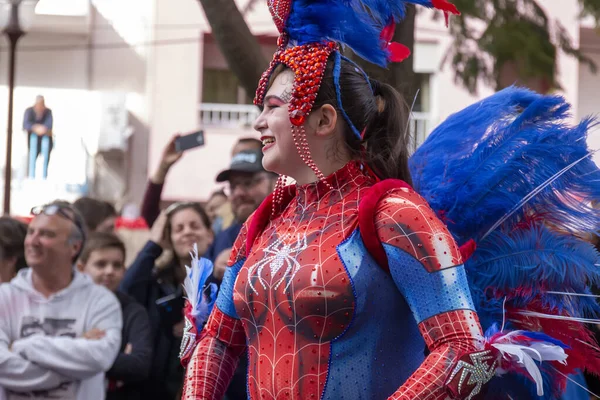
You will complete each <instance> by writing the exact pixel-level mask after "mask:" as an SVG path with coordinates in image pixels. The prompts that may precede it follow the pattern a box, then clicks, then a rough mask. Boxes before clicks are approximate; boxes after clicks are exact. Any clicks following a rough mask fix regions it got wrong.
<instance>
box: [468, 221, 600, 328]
mask: <svg viewBox="0 0 600 400" xmlns="http://www.w3.org/2000/svg"><path fill="white" fill-rule="evenodd" d="M599 262H600V254H599V253H598V252H597V251H596V249H595V248H594V246H592V245H591V244H590V243H588V242H585V241H582V240H581V239H578V238H577V237H575V236H572V235H563V234H559V233H557V232H555V231H552V230H550V229H549V228H548V227H546V226H544V225H543V224H536V225H533V226H530V227H527V228H525V229H519V230H514V231H513V232H510V233H508V234H506V233H503V232H499V231H496V232H494V233H492V234H491V235H490V236H489V237H487V238H486V239H485V240H484V241H482V242H481V243H480V244H479V246H478V248H477V251H476V252H475V253H474V254H473V257H471V258H470V259H469V260H468V261H467V262H466V264H465V268H466V269H467V275H468V276H469V284H470V288H471V291H472V293H473V295H474V296H476V297H477V298H476V299H474V300H475V304H477V305H478V307H479V309H478V311H480V310H481V314H482V315H483V316H484V317H487V318H490V317H491V318H490V321H489V322H488V323H490V322H496V321H498V320H501V319H502V311H503V310H502V307H501V306H500V305H499V304H496V302H491V301H490V300H491V299H490V292H489V290H490V289H492V288H493V290H494V291H496V295H497V296H509V297H510V299H511V300H510V305H511V307H513V308H515V307H516V308H520V307H524V306H526V305H527V304H528V303H529V302H530V301H532V300H533V299H539V300H540V301H541V302H542V305H544V306H546V307H548V308H550V309H553V310H558V311H563V310H566V311H567V312H569V315H572V316H577V317H581V316H583V315H588V316H597V315H600V307H599V306H598V304H597V302H596V301H595V299H594V298H593V297H587V296H571V295H558V294H548V293H547V292H562V293H577V294H589V293H590V292H589V285H590V284H598V283H600V268H598V267H597V264H598V263H599ZM499 300H501V299H499ZM485 328H487V326H484V329H485Z"/></svg>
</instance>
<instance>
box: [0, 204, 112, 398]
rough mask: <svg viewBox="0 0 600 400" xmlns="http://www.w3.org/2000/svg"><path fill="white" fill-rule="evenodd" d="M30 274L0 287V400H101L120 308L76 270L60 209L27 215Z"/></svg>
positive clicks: (80, 240) (68, 215)
mask: <svg viewBox="0 0 600 400" xmlns="http://www.w3.org/2000/svg"><path fill="white" fill-rule="evenodd" d="M32 212H33V213H34V215H35V217H34V218H33V220H32V221H31V223H30V225H29V228H28V231H27V236H26V238H25V259H26V261H27V265H28V266H29V268H26V269H23V270H21V271H20V272H19V274H18V275H17V277H15V278H14V279H13V280H12V281H11V282H10V283H6V284H2V285H0V399H3V398H4V399H7V400H17V399H25V398H27V399H31V398H33V399H59V400H103V399H104V397H105V387H104V372H105V371H107V370H108V369H109V368H110V367H111V365H112V364H113V362H114V360H115V358H116V356H117V354H118V352H119V348H120V344H121V327H122V317H121V307H120V305H119V302H118V300H117V298H116V297H115V295H114V294H113V293H111V292H110V291H109V290H108V289H106V288H104V287H102V286H98V285H95V284H94V283H93V282H92V280H91V279H90V278H89V277H87V276H86V275H84V274H82V273H80V272H78V271H77V270H76V268H74V261H75V260H76V259H77V257H78V256H79V253H80V252H81V249H82V247H83V244H84V242H85V227H84V224H83V219H82V218H81V216H80V215H79V214H78V213H77V212H76V211H75V210H74V209H73V208H72V207H71V205H70V204H69V203H66V202H54V203H51V204H48V205H46V206H44V207H39V208H37V209H34V210H32Z"/></svg>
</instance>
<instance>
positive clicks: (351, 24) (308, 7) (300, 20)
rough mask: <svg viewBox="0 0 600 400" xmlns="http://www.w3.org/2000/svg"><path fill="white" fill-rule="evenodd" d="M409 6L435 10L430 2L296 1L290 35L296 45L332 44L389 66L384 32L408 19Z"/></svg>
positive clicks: (378, 63)
mask: <svg viewBox="0 0 600 400" xmlns="http://www.w3.org/2000/svg"><path fill="white" fill-rule="evenodd" d="M408 3H412V4H418V5H421V6H425V7H429V8H432V7H433V4H432V3H431V1H429V0H410V1H404V0H393V1H390V0H316V1H315V0H294V1H293V2H292V7H291V11H290V15H289V17H288V20H287V22H286V33H287V34H288V36H289V39H290V41H291V42H292V43H293V44H295V45H303V44H307V43H315V42H316V43H321V42H323V41H325V40H329V41H333V42H337V43H340V44H342V45H344V46H346V47H349V48H351V49H352V50H353V51H354V52H355V53H356V54H358V55H359V56H360V57H362V58H363V59H365V60H367V61H369V62H371V63H374V64H377V65H380V66H385V65H386V64H387V63H388V56H389V54H388V52H387V50H386V49H385V48H384V47H383V46H382V43H381V39H380V34H381V31H382V29H383V28H384V27H385V26H386V25H387V24H388V23H390V21H395V22H399V21H400V20H401V19H402V18H404V15H405V9H406V4H408Z"/></svg>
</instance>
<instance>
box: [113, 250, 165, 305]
mask: <svg viewBox="0 0 600 400" xmlns="http://www.w3.org/2000/svg"><path fill="white" fill-rule="evenodd" d="M162 251H163V250H162V248H161V247H160V246H159V245H157V244H156V243H154V242H153V241H151V240H149V241H148V243H146V245H145V246H144V248H143V249H142V250H141V251H140V252H139V254H138V256H137V257H136V259H135V261H134V262H133V264H131V266H130V267H129V268H128V269H127V272H126V273H125V276H124V277H123V280H122V281H121V285H120V286H119V290H120V291H122V292H124V293H126V294H128V295H130V296H131V297H133V298H135V299H136V300H137V301H138V302H139V303H140V304H144V305H146V304H148V292H149V288H150V285H151V284H152V281H153V280H152V271H153V270H154V264H155V262H156V259H157V258H158V257H160V255H161V254H162Z"/></svg>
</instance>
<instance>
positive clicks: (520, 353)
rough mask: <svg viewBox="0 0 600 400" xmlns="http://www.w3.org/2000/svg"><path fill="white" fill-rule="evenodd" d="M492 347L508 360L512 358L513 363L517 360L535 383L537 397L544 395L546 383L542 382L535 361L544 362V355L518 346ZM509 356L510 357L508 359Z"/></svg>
mask: <svg viewBox="0 0 600 400" xmlns="http://www.w3.org/2000/svg"><path fill="white" fill-rule="evenodd" d="M492 347H495V348H496V349H498V351H500V352H501V353H502V355H503V356H504V357H506V358H509V357H510V358H511V359H512V360H513V361H514V359H515V358H516V359H517V362H518V363H519V364H520V365H521V366H522V367H525V369H526V370H527V373H528V374H529V376H531V378H532V379H533V381H534V382H535V385H536V388H537V395H538V396H543V395H544V386H543V385H544V382H543V380H542V373H541V372H540V369H539V368H538V367H537V365H536V364H535V361H534V359H536V360H538V361H542V355H541V354H540V353H539V352H538V351H537V350H534V349H532V348H529V347H527V346H521V345H518V344H493V345H492ZM507 355H508V356H509V357H507Z"/></svg>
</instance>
